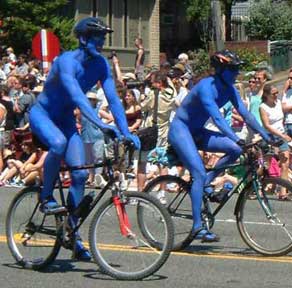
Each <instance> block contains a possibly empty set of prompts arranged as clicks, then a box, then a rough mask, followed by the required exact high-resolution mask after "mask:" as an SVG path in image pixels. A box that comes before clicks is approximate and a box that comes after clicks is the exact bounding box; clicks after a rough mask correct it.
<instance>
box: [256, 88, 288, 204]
mask: <svg viewBox="0 0 292 288" xmlns="http://www.w3.org/2000/svg"><path fill="white" fill-rule="evenodd" d="M278 94H279V92H278V90H277V88H275V87H273V86H271V85H269V84H266V85H265V86H264V89H263V96H262V100H263V103H262V104H261V105H260V115H261V119H262V123H263V126H264V127H265V128H266V129H267V131H268V132H269V133H270V134H271V135H272V136H273V137H274V138H276V139H277V138H282V139H283V140H284V141H285V142H284V143H283V144H282V145H281V146H280V147H279V158H280V168H281V178H283V179H286V180H288V170H289V157H290V151H289V150H290V148H289V145H288V142H290V141H291V140H292V139H291V137H290V136H288V135H287V134H286V133H285V129H284V125H283V119H284V113H283V109H282V104H281V101H280V100H279V99H278ZM278 197H279V200H292V198H291V195H288V194H287V191H286V189H285V188H283V189H281V191H280V192H279V195H278Z"/></svg>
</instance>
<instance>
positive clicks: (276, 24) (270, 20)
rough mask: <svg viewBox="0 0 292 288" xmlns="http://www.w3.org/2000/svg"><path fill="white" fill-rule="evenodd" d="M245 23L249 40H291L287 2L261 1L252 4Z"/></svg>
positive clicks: (290, 10) (290, 24)
mask: <svg viewBox="0 0 292 288" xmlns="http://www.w3.org/2000/svg"><path fill="white" fill-rule="evenodd" d="M249 13H250V17H249V21H248V22H246V24H245V27H246V33H247V35H248V36H249V37H250V38H251V39H257V40H281V39H286V40H289V39H292V22H291V19H290V18H291V14H292V6H291V2H290V4H289V3H288V2H273V1H272V0H261V1H260V2H258V3H254V4H253V5H252V6H251V8H250V10H249Z"/></svg>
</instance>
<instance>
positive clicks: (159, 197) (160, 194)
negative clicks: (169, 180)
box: [156, 190, 167, 205]
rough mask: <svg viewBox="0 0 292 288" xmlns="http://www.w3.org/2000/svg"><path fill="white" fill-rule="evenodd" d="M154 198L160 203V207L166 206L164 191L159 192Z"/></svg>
mask: <svg viewBox="0 0 292 288" xmlns="http://www.w3.org/2000/svg"><path fill="white" fill-rule="evenodd" d="M156 198H157V199H158V200H159V201H160V203H161V204H162V205H166V204H167V201H166V197H165V191H164V190H160V191H159V192H158V193H157V195H156Z"/></svg>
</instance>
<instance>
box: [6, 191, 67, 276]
mask: <svg viewBox="0 0 292 288" xmlns="http://www.w3.org/2000/svg"><path fill="white" fill-rule="evenodd" d="M39 192H40V191H39V188H37V187H36V188H33V187H27V188H25V189H23V190H21V191H20V192H19V193H17V194H16V196H15V197H14V199H13V200H12V203H11V204H10V207H9V209H8V213H7V217H6V236H7V242H8V246H9V249H10V251H11V253H12V255H13V257H14V258H15V259H16V261H17V263H18V264H20V265H21V266H23V267H25V268H29V269H34V270H40V269H42V268H44V267H46V266H47V265H48V264H50V263H51V262H52V261H54V260H55V258H56V257H57V254H58V252H59V250H60V244H59V241H57V232H56V225H57V224H58V223H59V222H61V220H62V219H61V216H57V215H48V216H46V215H45V214H43V213H41V212H40V211H39V201H38V198H39Z"/></svg>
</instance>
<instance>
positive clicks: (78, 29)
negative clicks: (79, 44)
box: [73, 17, 114, 39]
mask: <svg viewBox="0 0 292 288" xmlns="http://www.w3.org/2000/svg"><path fill="white" fill-rule="evenodd" d="M73 31H74V34H75V36H76V37H77V38H79V37H80V36H84V37H85V38H86V39H88V38H90V37H91V36H97V35H101V34H106V33H112V32H114V30H112V29H111V28H110V27H109V26H107V25H106V24H105V23H104V22H103V21H102V20H101V19H99V18H96V17H87V18H84V19H81V20H80V21H79V22H78V23H77V24H76V25H75V27H74V30H73Z"/></svg>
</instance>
